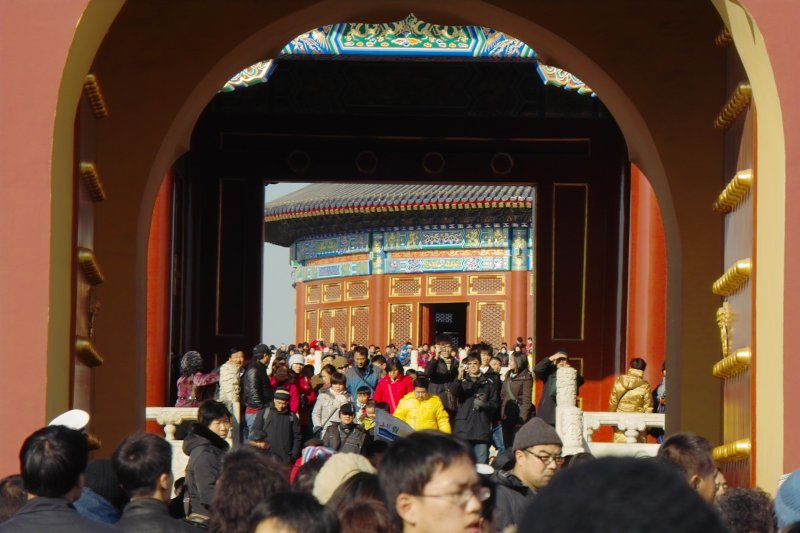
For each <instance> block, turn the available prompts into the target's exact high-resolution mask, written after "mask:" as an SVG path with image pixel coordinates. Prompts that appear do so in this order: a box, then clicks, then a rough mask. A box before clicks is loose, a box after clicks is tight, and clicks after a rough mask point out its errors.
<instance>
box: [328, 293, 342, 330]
mask: <svg viewBox="0 0 800 533" xmlns="http://www.w3.org/2000/svg"><path fill="white" fill-rule="evenodd" d="M341 299H342V284H341V283H327V284H326V285H325V301H326V302H338V301H340V300H341ZM325 340H328V339H325Z"/></svg>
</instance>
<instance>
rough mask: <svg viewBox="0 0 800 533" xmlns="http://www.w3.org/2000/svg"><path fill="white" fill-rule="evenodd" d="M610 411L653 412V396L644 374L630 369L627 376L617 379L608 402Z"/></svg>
mask: <svg viewBox="0 0 800 533" xmlns="http://www.w3.org/2000/svg"><path fill="white" fill-rule="evenodd" d="M608 410H609V411H612V412H620V413H652V412H653V395H652V394H651V393H650V384H649V383H648V382H647V381H646V380H645V379H644V372H642V371H641V370H637V369H635V368H630V369H628V373H627V374H625V375H624V376H620V377H618V378H617V381H616V382H614V388H613V389H612V390H611V397H610V398H609V400H608Z"/></svg>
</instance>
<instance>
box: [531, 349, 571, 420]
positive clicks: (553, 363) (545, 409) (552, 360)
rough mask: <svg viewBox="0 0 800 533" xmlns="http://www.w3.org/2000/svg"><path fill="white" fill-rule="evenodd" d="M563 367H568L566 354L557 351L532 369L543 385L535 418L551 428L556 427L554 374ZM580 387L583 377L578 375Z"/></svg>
mask: <svg viewBox="0 0 800 533" xmlns="http://www.w3.org/2000/svg"><path fill="white" fill-rule="evenodd" d="M565 366H570V365H569V359H567V352H564V351H561V350H559V351H557V352H556V353H554V354H553V355H551V356H550V357H547V358H545V359H542V360H541V361H539V362H538V363H536V366H535V367H533V373H534V374H536V377H537V378H539V379H540V380H542V382H543V384H544V386H543V387H542V395H541V397H540V398H539V404H538V405H537V408H536V416H538V417H539V418H541V419H542V420H544V421H545V422H547V423H548V424H550V425H551V426H555V425H556V372H558V369H559V368H562V367H565ZM581 385H583V376H581V375H580V374H578V387H580V386H581Z"/></svg>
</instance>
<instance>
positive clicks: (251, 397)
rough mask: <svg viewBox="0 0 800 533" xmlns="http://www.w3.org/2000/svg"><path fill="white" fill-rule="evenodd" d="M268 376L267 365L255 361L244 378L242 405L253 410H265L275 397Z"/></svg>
mask: <svg viewBox="0 0 800 533" xmlns="http://www.w3.org/2000/svg"><path fill="white" fill-rule="evenodd" d="M274 394H275V393H274V391H273V390H272V384H271V383H270V381H269V376H268V375H267V365H263V364H261V362H260V361H258V360H253V362H252V363H250V366H249V367H248V368H247V370H246V371H245V373H244V377H243V378H242V403H243V404H244V405H245V406H246V407H250V408H252V409H263V408H264V407H265V406H267V405H269V404H270V402H271V401H272V397H273V395H274Z"/></svg>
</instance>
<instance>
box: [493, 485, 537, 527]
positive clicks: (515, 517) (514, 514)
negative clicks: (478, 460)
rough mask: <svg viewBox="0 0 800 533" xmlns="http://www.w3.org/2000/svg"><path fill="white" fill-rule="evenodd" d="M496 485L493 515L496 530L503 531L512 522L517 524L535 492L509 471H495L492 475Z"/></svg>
mask: <svg viewBox="0 0 800 533" xmlns="http://www.w3.org/2000/svg"><path fill="white" fill-rule="evenodd" d="M491 479H492V481H494V483H495V486H496V496H495V504H494V509H495V513H494V515H495V517H497V524H496V527H497V531H503V530H504V529H505V528H507V527H508V526H510V525H512V524H517V525H518V524H519V523H520V521H521V520H522V516H523V515H524V514H525V509H527V508H528V505H529V504H530V503H531V501H532V500H533V497H534V496H535V495H536V492H535V491H533V490H531V489H530V488H529V487H528V486H527V485H525V484H523V483H522V481H520V479H519V478H518V477H517V476H515V475H514V474H512V473H511V472H503V471H496V472H495V473H494V474H493V475H492V477H491Z"/></svg>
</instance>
